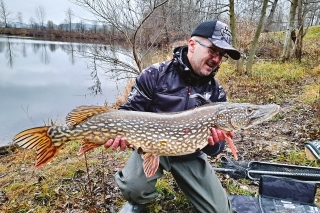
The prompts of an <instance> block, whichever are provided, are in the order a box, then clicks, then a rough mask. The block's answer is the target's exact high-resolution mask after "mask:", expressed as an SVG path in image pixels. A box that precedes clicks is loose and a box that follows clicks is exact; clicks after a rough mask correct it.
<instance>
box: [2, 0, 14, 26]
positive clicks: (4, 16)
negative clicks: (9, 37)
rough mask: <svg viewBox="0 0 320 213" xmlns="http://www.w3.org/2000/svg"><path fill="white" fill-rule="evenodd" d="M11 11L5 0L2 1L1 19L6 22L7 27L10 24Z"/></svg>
mask: <svg viewBox="0 0 320 213" xmlns="http://www.w3.org/2000/svg"><path fill="white" fill-rule="evenodd" d="M10 16H11V12H10V11H9V10H8V8H7V6H6V5H5V4H4V2H3V0H1V1H0V18H1V19H0V20H1V21H2V22H3V23H4V26H5V28H7V27H8V26H9V21H10Z"/></svg>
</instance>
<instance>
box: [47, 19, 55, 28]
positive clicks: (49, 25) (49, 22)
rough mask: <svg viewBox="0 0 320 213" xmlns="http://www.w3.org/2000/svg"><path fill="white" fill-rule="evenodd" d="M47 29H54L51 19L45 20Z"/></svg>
mask: <svg viewBox="0 0 320 213" xmlns="http://www.w3.org/2000/svg"><path fill="white" fill-rule="evenodd" d="M47 29H48V30H54V23H53V21H50V20H49V21H48V22H47Z"/></svg>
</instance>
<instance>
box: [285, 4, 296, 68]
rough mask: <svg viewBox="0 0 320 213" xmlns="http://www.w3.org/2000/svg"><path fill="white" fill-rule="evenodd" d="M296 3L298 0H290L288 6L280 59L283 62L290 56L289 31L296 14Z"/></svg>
mask: <svg viewBox="0 0 320 213" xmlns="http://www.w3.org/2000/svg"><path fill="white" fill-rule="evenodd" d="M297 5H298V0H292V2H291V7H290V16H289V23H288V27H287V32H286V37H285V41H284V46H283V50H282V55H281V61H283V62H284V61H287V60H288V59H289V57H290V50H291V47H292V45H291V44H292V42H291V32H292V31H293V30H294V28H293V25H294V18H295V15H296V9H297Z"/></svg>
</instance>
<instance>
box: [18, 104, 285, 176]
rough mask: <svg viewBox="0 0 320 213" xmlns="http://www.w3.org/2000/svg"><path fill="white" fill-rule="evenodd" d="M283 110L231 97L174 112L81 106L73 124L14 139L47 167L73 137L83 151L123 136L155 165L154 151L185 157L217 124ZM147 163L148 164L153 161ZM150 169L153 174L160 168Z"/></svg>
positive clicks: (243, 123)
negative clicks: (79, 143)
mask: <svg viewBox="0 0 320 213" xmlns="http://www.w3.org/2000/svg"><path fill="white" fill-rule="evenodd" d="M279 109H280V107H279V106H278V105H276V104H268V105H254V104H250V103H231V102H223V103H210V104H206V105H203V106H201V107H197V108H195V109H191V110H186V111H182V112H174V113H152V112H138V111H124V110H110V109H108V108H106V107H97V106H80V107H78V108H76V109H74V110H72V111H71V112H70V113H69V114H68V116H67V118H66V123H67V126H43V127H36V128H32V129H27V130H24V131H22V132H20V133H18V134H17V135H16V136H14V138H13V141H14V142H15V143H16V144H17V145H19V146H21V147H22V148H36V150H37V163H36V167H41V166H43V165H45V164H46V163H48V162H49V161H51V159H52V158H53V157H54V156H55V155H56V154H57V153H58V151H59V149H60V148H61V146H62V145H63V144H65V143H66V142H68V141H71V140H82V142H83V144H82V147H81V148H80V150H79V152H78V154H81V153H84V152H86V151H88V150H91V149H93V148H95V147H98V146H101V145H103V144H104V143H105V142H106V141H108V140H109V139H114V138H115V137H116V136H118V135H120V136H122V137H124V138H125V139H126V141H127V145H129V144H131V145H133V146H134V147H135V148H136V149H138V150H140V151H141V152H142V153H152V155H147V156H148V158H146V159H148V160H145V161H148V162H147V163H151V164H152V163H154V162H153V160H154V159H155V158H153V157H152V158H150V156H153V155H154V156H159V155H162V156H179V155H186V154H190V153H194V152H196V151H199V150H201V149H202V148H204V147H205V146H206V145H207V144H208V137H209V136H210V128H211V127H216V128H219V129H221V130H222V131H223V132H224V133H226V132H229V131H234V130H238V129H246V128H250V127H252V126H254V125H257V124H259V123H261V122H263V121H266V120H269V119H270V118H271V117H273V116H274V115H275V114H277V113H278V112H279ZM225 137H226V140H227V142H228V143H229V145H230V146H231V149H232V151H233V154H234V155H236V153H235V152H236V148H235V147H234V145H233V143H232V140H231V139H230V138H228V137H227V135H226V134H225ZM235 157H236V156H235ZM149 161H150V162H149ZM144 167H146V168H148V165H144ZM149 167H152V166H150V165H149ZM152 168H154V167H152ZM156 168H157V167H156ZM146 170H148V169H146ZM146 170H145V172H146V175H147V176H148V175H149V176H150V175H151V174H152V173H153V172H154V171H151V172H150V171H149V172H148V171H146Z"/></svg>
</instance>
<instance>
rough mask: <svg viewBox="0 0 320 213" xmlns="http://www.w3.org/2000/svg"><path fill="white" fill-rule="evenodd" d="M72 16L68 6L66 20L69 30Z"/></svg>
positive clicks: (70, 29)
mask: <svg viewBox="0 0 320 213" xmlns="http://www.w3.org/2000/svg"><path fill="white" fill-rule="evenodd" d="M73 18H74V14H73V11H72V10H71V9H70V8H68V10H67V11H66V20H67V23H68V26H69V31H70V32H71V31H72V20H73Z"/></svg>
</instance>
